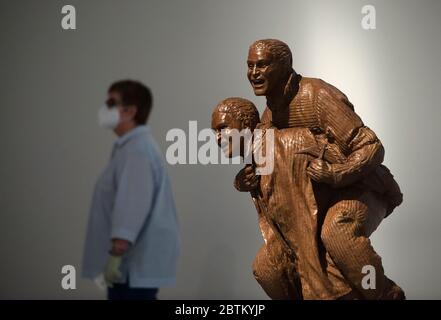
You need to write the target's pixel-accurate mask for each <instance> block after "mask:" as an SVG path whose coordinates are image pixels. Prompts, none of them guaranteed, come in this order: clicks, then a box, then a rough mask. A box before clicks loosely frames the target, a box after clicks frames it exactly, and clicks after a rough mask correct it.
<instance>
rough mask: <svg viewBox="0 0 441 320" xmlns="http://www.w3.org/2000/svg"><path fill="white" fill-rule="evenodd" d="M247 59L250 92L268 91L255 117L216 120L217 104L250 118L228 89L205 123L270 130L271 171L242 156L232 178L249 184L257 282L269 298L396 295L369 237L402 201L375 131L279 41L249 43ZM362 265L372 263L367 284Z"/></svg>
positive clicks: (241, 187) (239, 184)
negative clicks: (301, 68)
mask: <svg viewBox="0 0 441 320" xmlns="http://www.w3.org/2000/svg"><path fill="white" fill-rule="evenodd" d="M247 64H248V79H249V81H250V83H251V85H252V87H253V90H254V93H255V94H256V95H263V96H266V99H267V107H266V109H265V111H264V113H263V115H262V118H261V121H260V123H259V124H257V123H256V122H257V120H253V121H247V122H243V121H242V122H241V121H235V122H234V123H233V121H230V123H223V124H222V126H221V127H220V126H219V119H220V117H219V114H220V113H227V112H231V114H233V116H232V117H230V118H231V119H234V118H237V119H239V118H240V119H245V118H247V117H244V114H247V113H248V118H254V117H256V112H257V110H256V109H255V107H254V106H253V105H252V103H251V102H249V101H248V102H247V101H245V100H244V99H241V100H238V99H239V98H230V99H226V100H224V101H222V102H221V103H220V104H219V105H218V106H217V108H216V109H215V111H214V113H213V118H212V127H213V129H215V130H217V132H219V130H220V129H221V128H222V127H226V126H228V125H230V126H232V127H237V129H244V128H245V127H247V128H249V129H251V130H254V129H255V128H259V129H263V130H264V131H265V130H268V129H271V130H274V155H275V158H274V171H273V173H272V174H268V175H262V176H258V175H256V174H255V169H256V164H247V165H246V166H245V168H244V169H242V170H241V171H240V172H239V173H238V175H237V176H236V180H235V183H234V185H235V187H236V189H238V190H239V191H247V192H251V195H252V197H253V201H254V202H255V204H256V208H257V211H258V214H259V225H260V228H261V230H262V234H263V237H264V239H265V244H264V245H263V247H262V248H261V250H260V251H259V253H258V255H257V256H256V259H255V261H254V264H253V271H254V275H255V277H256V279H257V281H258V282H259V283H260V284H261V286H262V287H263V289H264V290H265V292H266V293H267V294H268V295H269V296H270V297H271V298H273V299H404V298H405V297H404V292H403V291H402V289H401V288H400V287H399V286H397V285H396V284H395V283H394V282H393V281H391V280H389V279H388V278H387V277H386V276H385V275H384V271H383V267H382V263H381V258H380V257H379V256H378V255H377V254H376V253H375V251H374V250H373V248H372V246H371V244H370V241H369V236H370V235H371V233H372V232H373V231H375V229H376V228H377V226H378V225H379V223H380V222H381V221H382V219H384V218H385V217H386V216H388V215H389V214H390V213H391V212H392V211H393V210H394V208H395V207H396V206H398V205H399V204H400V203H401V202H402V194H401V191H400V189H399V187H398V184H397V183H396V182H395V180H394V178H393V176H392V174H391V173H390V171H389V170H388V169H387V168H386V167H385V166H384V165H382V161H383V157H384V148H383V146H382V144H381V142H380V141H379V139H378V138H377V136H376V135H375V133H374V132H373V131H372V130H370V129H369V128H368V127H366V126H365V125H364V124H363V122H362V121H361V119H360V118H359V117H358V115H357V114H356V113H355V112H354V107H353V105H352V104H351V103H350V102H349V100H348V99H347V97H346V96H345V95H344V94H343V93H342V92H341V91H339V90H338V89H337V88H335V87H333V86H332V85H330V84H328V83H326V82H324V81H322V80H320V79H313V78H305V77H302V76H301V75H299V74H297V73H296V72H295V71H294V69H293V68H292V54H291V51H290V49H289V47H288V46H287V45H286V44H285V43H283V42H282V41H279V40H274V39H265V40H259V41H256V42H254V43H253V44H252V45H251V46H250V49H249V54H248V60H247ZM239 102H240V103H239ZM245 105H248V107H243V106H245ZM228 106H230V107H228ZM253 107H254V110H255V111H253ZM250 110H251V112H250ZM241 112H242V115H240V113H241ZM238 114H239V115H240V117H238V116H237V115H238ZM225 118H226V117H224V119H225ZM224 122H225V121H224ZM364 266H372V267H373V268H374V270H375V272H376V281H375V285H374V286H373V287H370V288H367V289H366V288H364V287H363V286H362V278H363V276H364V274H363V272H362V270H363V267H364Z"/></svg>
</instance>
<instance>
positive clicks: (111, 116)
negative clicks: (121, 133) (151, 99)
mask: <svg viewBox="0 0 441 320" xmlns="http://www.w3.org/2000/svg"><path fill="white" fill-rule="evenodd" d="M119 122H120V116H119V111H118V109H117V108H115V107H114V108H110V109H109V108H108V107H107V106H102V107H101V108H100V109H99V110H98V124H99V126H100V127H103V128H107V129H115V128H116V126H117V125H118V124H119Z"/></svg>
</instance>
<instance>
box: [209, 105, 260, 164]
mask: <svg viewBox="0 0 441 320" xmlns="http://www.w3.org/2000/svg"><path fill="white" fill-rule="evenodd" d="M258 123H259V112H258V111H257V108H256V106H255V105H254V104H253V103H252V102H251V101H249V100H247V99H243V98H237V97H233V98H227V99H225V100H222V101H221V102H220V103H219V104H218V105H217V106H216V108H214V111H213V114H212V117H211V128H212V129H213V130H214V131H215V133H216V139H217V143H218V145H219V146H220V147H221V148H223V146H222V145H221V142H222V134H226V135H229V134H230V133H231V131H232V130H233V129H235V130H237V131H238V132H240V131H242V130H244V129H249V130H251V131H253V130H254V129H255V128H256V126H257V124H258ZM233 140H234V139H233ZM243 143H244V141H243V136H241V138H240V153H242V151H243V147H244V146H243ZM238 146H239V145H238V144H234V141H233V143H228V146H226V147H225V148H223V150H224V152H225V154H226V156H227V157H231V156H232V155H233V151H234V152H239V150H233V148H236V147H238ZM235 154H239V153H235Z"/></svg>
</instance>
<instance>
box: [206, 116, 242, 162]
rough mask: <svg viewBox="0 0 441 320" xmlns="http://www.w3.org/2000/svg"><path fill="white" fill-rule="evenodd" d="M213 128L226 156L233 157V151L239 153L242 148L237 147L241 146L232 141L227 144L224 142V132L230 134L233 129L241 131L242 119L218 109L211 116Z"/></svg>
mask: <svg viewBox="0 0 441 320" xmlns="http://www.w3.org/2000/svg"><path fill="white" fill-rule="evenodd" d="M211 128H212V129H213V130H214V131H215V134H216V140H217V144H218V146H219V147H220V148H221V149H222V151H223V152H224V154H225V156H226V157H228V158H231V157H232V156H233V151H234V154H239V152H240V150H239V149H235V148H240V146H238V145H236V144H234V143H232V141H228V143H227V144H225V145H224V144H222V133H224V134H226V135H228V134H230V133H231V130H233V129H236V130H238V131H241V130H242V123H241V121H240V120H238V119H236V118H234V117H233V116H232V115H231V113H230V112H222V111H219V110H216V111H215V112H214V113H213V116H212V118H211Z"/></svg>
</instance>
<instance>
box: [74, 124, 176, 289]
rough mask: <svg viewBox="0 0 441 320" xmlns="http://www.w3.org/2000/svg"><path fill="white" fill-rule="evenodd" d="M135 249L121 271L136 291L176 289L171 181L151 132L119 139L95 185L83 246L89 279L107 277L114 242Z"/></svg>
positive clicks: (140, 131)
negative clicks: (118, 241)
mask: <svg viewBox="0 0 441 320" xmlns="http://www.w3.org/2000/svg"><path fill="white" fill-rule="evenodd" d="M113 238H119V239H126V240H128V241H130V242H131V243H132V246H131V247H130V249H129V251H128V252H127V253H126V254H125V255H124V258H123V262H122V265H121V268H120V270H121V272H122V274H123V281H122V282H124V281H125V280H126V279H127V276H128V279H129V285H130V286H131V287H144V288H149V287H162V286H172V285H174V284H175V281H176V267H177V261H178V256H179V253H180V236H179V225H178V219H177V215H176V208H175V203H174V200H173V194H172V189H171V184H170V180H169V177H168V174H167V171H166V168H165V164H164V160H163V158H162V155H161V152H160V149H159V148H158V146H157V144H156V142H155V140H154V138H153V136H152V134H151V132H150V128H149V127H148V126H138V127H136V128H135V129H132V130H131V131H130V132H128V133H126V134H125V135H123V136H122V137H120V138H118V140H117V141H116V142H115V144H114V146H113V151H112V156H111V159H110V162H109V163H108V165H107V167H106V168H105V170H104V172H103V173H102V174H101V176H100V178H99V179H98V181H97V183H96V185H95V191H94V194H93V199H92V205H91V209H90V216H89V224H88V228H87V236H86V242H85V246H84V257H83V270H82V275H83V277H85V278H90V279H94V278H96V277H97V276H98V275H99V274H101V273H102V272H103V269H104V267H105V264H106V261H107V257H108V254H109V251H110V249H111V239H113Z"/></svg>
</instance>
